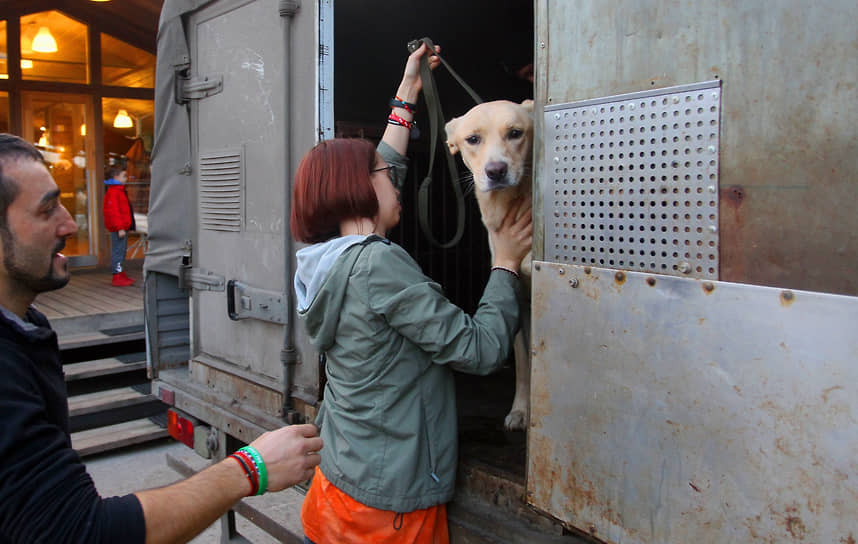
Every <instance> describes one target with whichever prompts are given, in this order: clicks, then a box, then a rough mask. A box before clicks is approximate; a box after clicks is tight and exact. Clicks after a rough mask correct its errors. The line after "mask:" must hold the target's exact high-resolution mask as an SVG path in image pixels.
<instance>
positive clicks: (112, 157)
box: [101, 98, 155, 230]
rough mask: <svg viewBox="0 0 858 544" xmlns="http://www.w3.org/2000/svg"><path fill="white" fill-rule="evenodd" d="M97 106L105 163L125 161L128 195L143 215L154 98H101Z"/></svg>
mask: <svg viewBox="0 0 858 544" xmlns="http://www.w3.org/2000/svg"><path fill="white" fill-rule="evenodd" d="M101 107H102V112H103V116H104V117H103V118H102V123H103V124H104V153H105V155H106V157H105V165H107V164H113V163H115V162H116V161H122V162H124V163H126V166H127V172H128V182H127V183H126V189H127V191H128V199H129V200H130V201H131V205H132V207H133V208H134V213H135V214H144V215H145V214H146V213H148V212H149V181H150V179H149V153H150V151H151V150H152V135H153V132H154V126H155V115H154V114H155V102H154V101H152V100H134V99H130V98H103V99H102V101H101ZM138 223H139V221H138ZM138 230H139V229H138Z"/></svg>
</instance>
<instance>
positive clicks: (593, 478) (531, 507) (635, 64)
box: [145, 0, 858, 543]
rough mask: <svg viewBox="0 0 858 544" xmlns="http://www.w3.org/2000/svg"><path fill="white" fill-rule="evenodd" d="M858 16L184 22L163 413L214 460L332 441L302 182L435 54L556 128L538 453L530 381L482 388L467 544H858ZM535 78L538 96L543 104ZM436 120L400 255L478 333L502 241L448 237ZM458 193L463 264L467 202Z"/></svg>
mask: <svg viewBox="0 0 858 544" xmlns="http://www.w3.org/2000/svg"><path fill="white" fill-rule="evenodd" d="M856 16H858V7H856V6H855V5H854V3H850V2H845V1H839V0H827V1H824V2H815V3H810V2H807V1H804V0H789V1H786V2H780V3H777V4H773V3H755V4H754V3H752V4H747V3H742V2H737V1H736V2H734V1H724V2H718V3H715V4H711V5H710V4H706V5H703V4H696V3H695V4H687V3H679V2H670V3H665V2H656V1H646V2H635V3H629V2H619V1H617V2H612V1H608V2H589V1H586V2H574V3H570V2H564V1H561V0H537V1H536V2H534V3H533V4H532V5H530V4H527V3H525V4H524V5H522V4H521V3H519V2H511V1H509V2H487V1H465V2H457V3H453V2H440V3H438V2H436V3H433V4H432V5H431V6H428V5H427V6H423V5H414V6H407V8H406V7H404V6H402V5H400V4H398V3H394V2H390V1H387V2H385V1H382V0H373V1H369V2H360V3H357V2H348V3H347V2H340V3H335V2H333V1H332V0H318V1H317V2H309V3H298V2H287V1H277V0H213V1H208V2H203V1H201V0H176V1H171V0H167V1H166V2H165V4H164V8H163V11H162V17H161V23H160V30H159V42H158V68H157V70H158V72H157V89H156V127H155V131H156V134H155V147H154V149H153V154H152V172H153V177H152V193H151V194H152V196H151V200H150V221H149V223H150V226H149V240H150V250H149V252H148V253H147V257H146V264H145V274H146V279H145V282H146V285H145V286H146V323H147V327H146V332H147V355H148V365H149V369H150V372H151V376H152V379H153V392H154V393H156V394H158V395H159V396H160V398H161V399H162V400H164V401H165V402H167V403H168V404H170V405H172V407H173V408H174V409H175V410H176V413H178V414H181V415H182V417H186V418H187V419H188V420H192V421H194V422H195V423H196V428H195V432H196V435H197V436H196V440H194V437H191V439H190V440H189V443H190V444H195V446H196V447H195V449H197V450H198V451H199V452H200V453H202V454H204V455H206V456H209V457H212V458H214V459H219V458H222V457H223V456H224V455H226V454H227V453H228V452H229V451H230V450H231V449H233V448H234V447H235V446H237V445H240V444H243V443H248V442H250V441H252V440H253V439H254V438H255V437H256V436H258V435H259V434H260V433H262V432H264V431H265V430H268V429H273V428H276V427H278V426H281V425H283V424H287V423H295V422H303V421H312V420H313V417H314V416H315V414H316V411H317V409H318V406H319V403H320V402H321V401H322V399H321V394H322V390H323V382H324V369H323V367H322V363H321V362H320V360H319V356H318V353H316V352H315V351H314V349H313V348H312V346H311V345H310V344H309V342H308V340H307V338H306V336H305V334H304V331H303V330H302V328H301V327H300V325H299V324H298V323H296V319H295V310H294V304H293V301H292V297H293V293H292V276H293V274H294V272H293V270H294V253H295V250H296V249H298V247H300V246H299V245H298V244H296V243H295V242H294V241H293V240H292V238H291V235H290V233H289V229H288V217H289V209H290V206H291V203H290V193H291V180H292V176H293V174H294V172H295V169H296V167H297V164H298V161H299V160H300V158H301V156H302V155H303V154H304V153H305V152H306V151H307V150H308V149H309V148H310V147H312V145H314V144H315V143H316V142H317V141H319V140H320V139H326V138H331V137H334V136H361V137H365V138H368V139H371V140H374V141H377V140H378V138H380V135H381V132H382V130H383V128H384V122H385V118H386V115H387V111H388V110H387V99H388V98H389V97H390V93H392V92H393V91H394V90H395V88H396V85H397V83H398V80H399V77H400V76H401V70H402V66H403V65H404V60H405V57H406V55H407V50H406V43H407V42H408V41H409V40H411V39H413V38H417V37H422V36H424V35H425V36H430V37H431V38H432V39H433V40H434V41H435V42H436V43H439V44H441V46H442V48H443V49H442V53H443V54H444V55H445V58H446V59H447V60H448V61H449V62H450V63H451V64H453V65H454V66H455V68H456V71H457V72H459V73H460V74H462V75H463V77H464V78H465V79H466V80H467V81H468V83H469V84H470V85H471V86H472V87H473V88H474V89H475V90H476V91H477V92H478V93H480V94H481V95H482V96H483V98H484V99H487V100H491V99H501V98H506V99H512V100H517V101H519V100H521V99H524V98H531V97H532V98H534V99H535V108H534V112H535V114H534V115H535V130H534V142H533V148H534V161H533V169H534V179H535V189H534V200H535V206H534V225H535V227H536V229H535V230H536V235H535V239H534V268H533V293H532V304H533V320H532V329H531V349H532V353H533V368H532V373H531V382H532V385H531V420H530V426H529V428H528V431H527V432H526V433H508V432H505V431H503V427H502V424H503V416H504V415H505V413H506V410H507V409H508V408H509V402H510V401H511V398H512V394H513V387H514V376H513V374H512V368H511V367H510V368H508V369H505V370H503V371H501V372H500V373H498V374H496V375H494V376H490V377H487V378H479V379H474V378H471V377H467V376H458V377H457V387H458V395H457V397H458V398H457V401H458V409H459V413H460V416H459V424H460V441H461V448H460V449H461V461H460V471H459V477H458V480H457V481H458V482H459V483H458V489H457V495H456V498H455V500H454V502H453V503H452V504H451V506H450V526H451V535H452V537H453V540H454V541H457V542H504V541H505V542H509V541H516V542H519V541H527V540H531V541H534V542H540V541H542V542H554V541H559V542H572V541H580V540H589V541H604V542H641V543H648V542H688V541H690V540H692V539H696V540H702V541H705V542H711V541H757V540H759V541H765V542H771V541H781V540H789V539H806V540H807V541H833V542H837V541H841V542H854V539H855V538H856V536H855V535H858V527H856V521H855V520H856V519H858V508H856V506H855V505H856V504H858V500H856V499H858V486H856V483H855V482H856V481H858V464H856V463H858V462H856V459H858V427H856V422H858V401H856V400H855V399H856V398H858V394H856V393H858V379H856V378H858V366H856V364H855V361H856V360H858V340H856V336H858V335H856V334H855V332H856V331H858V328H856V325H855V323H858V299H856V295H858V280H856V277H855V275H854V274H852V273H851V269H852V266H854V264H855V263H856V262H858V235H856V232H858V214H855V213H854V211H853V209H852V208H853V206H854V202H855V197H854V196H853V195H854V185H855V181H856V179H858V136H856V129H855V126H856V123H858V106H856V104H858V102H856V100H855V98H856V94H858V91H856V89H858V60H856V59H858V45H857V44H858V31H856V28H855V25H854V21H855V20H856ZM391 18H395V19H396V24H395V25H392V24H386V22H387V21H388V20H390V19H391ZM475 22H479V23H478V24H475ZM530 62H533V63H534V66H535V72H534V73H535V81H534V84H533V86H531V85H530V83H529V82H526V81H524V80H522V79H520V78H518V77H517V75H516V74H518V73H519V70H520V69H521V68H522V67H525V66H526V65H527V64H528V63H530ZM437 72H438V73H437V74H436V78H437V80H438V85H439V89H440V92H441V96H442V109H443V111H444V112H445V114H446V115H447V117H448V118H449V117H452V116H454V115H461V114H462V113H464V112H465V111H466V110H467V109H468V108H469V107H470V105H471V103H469V98H468V97H467V96H465V94H464V93H463V92H461V91H458V90H457V89H456V87H455V84H454V83H453V82H452V79H450V78H449V76H448V75H446V74H444V73H443V72H442V70H438V71H437ZM421 114H422V112H421ZM417 119H418V126H419V127H420V128H421V129H422V134H420V135H417V134H415V135H414V141H413V142H412V143H411V145H410V149H409V159H410V164H411V167H410V169H409V175H408V176H409V177H408V181H407V182H406V187H405V189H404V190H403V193H402V199H403V207H404V211H403V217H404V218H406V219H404V220H403V224H402V225H401V226H400V227H398V228H397V230H396V231H394V232H393V233H391V239H393V240H394V241H396V242H397V243H400V244H401V245H403V247H405V248H406V249H407V250H408V251H409V252H411V253H412V254H413V255H414V256H415V258H416V259H417V260H418V262H419V263H420V264H421V266H423V268H424V271H426V272H427V274H429V275H430V276H431V277H433V278H434V279H436V280H437V281H439V283H441V284H442V285H443V286H444V288H445V290H446V291H447V292H448V294H449V296H450V297H451V299H452V300H454V301H455V302H457V303H458V304H460V305H461V306H462V307H463V308H465V309H466V310H472V309H473V308H474V307H475V305H476V301H477V300H478V298H479V296H480V294H481V292H482V286H483V285H484V281H485V278H486V277H487V273H488V267H489V256H488V249H487V246H486V236H485V232H484V230H483V229H482V226H481V224H480V221H479V217H478V211H477V209H476V205H475V203H474V202H473V199H471V200H469V201H468V203H467V206H466V210H467V216H466V225H467V226H466V229H465V235H464V237H463V239H462V241H461V242H460V243H459V245H458V246H456V247H455V248H452V249H447V250H444V249H439V248H435V247H433V246H432V245H431V244H430V243H429V242H428V241H427V239H426V238H425V237H424V236H422V234H421V233H420V231H419V228H418V226H417V218H416V214H417V210H416V205H415V202H416V192H417V186H418V185H419V181H420V180H421V179H422V178H423V177H424V176H425V175H426V171H425V169H426V168H427V164H428V162H429V153H430V149H429V138H428V132H429V130H428V125H426V126H423V124H422V121H423V118H422V117H420V116H418V118H417ZM436 162H437V163H438V164H443V161H436ZM433 175H434V176H435V177H436V178H437V180H436V181H437V183H436V184H435V185H434V186H433V189H432V198H431V203H432V208H431V216H430V222H431V224H432V225H433V228H435V229H437V232H436V234H437V237H438V238H440V239H448V238H449V235H450V233H452V232H453V231H454V228H455V219H454V218H453V217H452V216H453V215H455V206H454V205H453V204H452V202H451V193H452V191H450V190H449V188H447V187H446V186H445V184H448V183H449V182H450V181H451V180H449V179H446V178H445V172H444V171H443V168H437V169H436V172H434V174H433ZM452 181H456V180H452ZM409 217H413V220H412V221H409V220H408V219H407V218H409ZM463 271H464V272H465V273H463ZM838 539H840V540H838Z"/></svg>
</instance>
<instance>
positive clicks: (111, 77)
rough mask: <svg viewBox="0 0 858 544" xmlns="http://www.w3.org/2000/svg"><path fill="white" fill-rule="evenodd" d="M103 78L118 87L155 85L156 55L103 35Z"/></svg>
mask: <svg viewBox="0 0 858 544" xmlns="http://www.w3.org/2000/svg"><path fill="white" fill-rule="evenodd" d="M101 80H102V83H103V84H105V85H116V86H118V87H146V88H154V87H155V55H153V54H151V53H147V52H146V51H143V50H142V49H138V48H136V47H134V46H133V45H129V44H127V43H125V42H123V41H122V40H119V39H116V38H114V37H113V36H109V35H107V34H102V35H101Z"/></svg>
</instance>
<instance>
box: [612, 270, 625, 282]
mask: <svg viewBox="0 0 858 544" xmlns="http://www.w3.org/2000/svg"><path fill="white" fill-rule="evenodd" d="M614 280H616V282H617V283H619V284H623V283H625V281H626V275H625V274H623V273H622V272H617V273H616V274H614Z"/></svg>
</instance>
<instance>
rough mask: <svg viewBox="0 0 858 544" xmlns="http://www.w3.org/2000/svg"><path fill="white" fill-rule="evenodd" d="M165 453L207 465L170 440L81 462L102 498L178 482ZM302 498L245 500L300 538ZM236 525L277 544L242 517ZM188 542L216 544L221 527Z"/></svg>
mask: <svg viewBox="0 0 858 544" xmlns="http://www.w3.org/2000/svg"><path fill="white" fill-rule="evenodd" d="M167 454H170V455H172V456H173V457H178V458H180V459H182V460H183V461H184V462H185V463H186V464H188V465H190V466H193V467H195V468H202V467H203V466H204V465H205V463H206V462H207V461H206V460H204V459H202V458H200V457H199V456H198V455H196V454H195V453H194V452H193V450H191V449H190V448H188V447H187V446H185V445H184V444H180V443H178V442H175V441H173V440H172V439H165V440H160V441H157V442H153V443H150V444H147V445H143V446H139V447H132V448H125V449H123V450H120V451H118V452H108V453H105V454H102V455H94V456H92V457H87V458H86V459H84V462H85V463H86V467H87V469H88V470H89V473H90V474H92V477H93V479H94V480H95V486H96V488H97V489H98V492H99V493H100V494H101V496H103V497H111V496H116V495H125V494H127V493H133V492H135V491H140V490H143V489H151V488H155V487H161V486H164V485H169V484H171V483H173V482H175V481H177V480H180V479H181V476H180V475H179V474H178V473H177V472H175V471H174V470H172V469H171V468H170V467H168V466H167V462H166V455H167ZM303 498H304V497H303V495H302V494H301V493H299V492H298V491H294V490H286V491H283V492H280V493H272V494H267V495H264V496H262V497H252V498H249V499H246V500H247V501H248V502H249V503H251V504H252V505H253V506H255V507H256V508H259V509H260V510H261V511H263V512H264V513H265V514H267V515H268V516H270V517H271V518H273V519H275V520H277V521H281V522H283V523H284V524H285V526H286V527H287V528H288V529H289V530H290V531H292V532H293V533H295V534H298V535H300V534H302V533H301V522H300V518H299V512H300V508H301V501H302V500H303ZM236 525H237V527H238V531H239V532H240V533H241V534H242V535H243V536H244V537H245V538H247V539H248V540H250V541H251V542H253V543H257V544H276V543H277V540H276V539H274V538H273V537H271V536H270V535H269V534H268V533H266V532H264V531H262V530H261V529H259V528H258V527H256V526H255V525H253V524H252V523H250V522H249V521H247V520H246V519H244V518H242V517H241V516H236ZM191 542H192V543H193V544H219V543H220V527H219V526H218V524H217V523H216V524H215V525H213V526H211V527H209V528H208V529H206V530H205V531H204V532H203V533H202V534H200V536H198V537H197V538H195V539H194V540H192V541H191Z"/></svg>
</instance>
